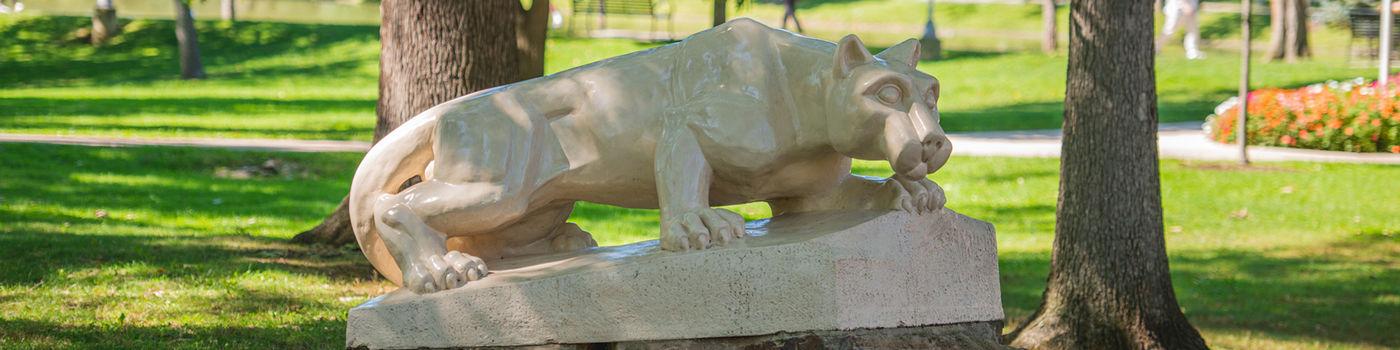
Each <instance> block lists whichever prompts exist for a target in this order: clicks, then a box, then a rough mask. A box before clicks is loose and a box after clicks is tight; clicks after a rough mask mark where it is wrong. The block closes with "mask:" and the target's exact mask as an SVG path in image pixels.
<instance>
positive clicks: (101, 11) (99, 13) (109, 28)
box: [90, 0, 121, 45]
mask: <svg viewBox="0 0 1400 350" xmlns="http://www.w3.org/2000/svg"><path fill="white" fill-rule="evenodd" d="M119 31H121V27H119V26H117V7H116V6H112V0H97V5H96V6H94V7H93V9H92V35H91V37H90V39H92V44H93V45H102V44H105V43H107V40H110V39H111V38H112V37H113V36H116V35H117V33H118V32H119Z"/></svg>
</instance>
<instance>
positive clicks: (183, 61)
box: [171, 0, 204, 79]
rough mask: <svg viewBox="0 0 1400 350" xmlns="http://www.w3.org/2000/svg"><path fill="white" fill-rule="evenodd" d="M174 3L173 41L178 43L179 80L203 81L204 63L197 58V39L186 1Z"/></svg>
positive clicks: (175, 0) (192, 18)
mask: <svg viewBox="0 0 1400 350" xmlns="http://www.w3.org/2000/svg"><path fill="white" fill-rule="evenodd" d="M171 1H173V2H174V3H175V39H176V40H177V41H179V43H180V78H183V79H204V62H203V61H201V60H200V58H199V37H198V36H197V33H196V32H195V30H194V15H193V14H191V13H190V4H189V2H187V1H188V0H171Z"/></svg>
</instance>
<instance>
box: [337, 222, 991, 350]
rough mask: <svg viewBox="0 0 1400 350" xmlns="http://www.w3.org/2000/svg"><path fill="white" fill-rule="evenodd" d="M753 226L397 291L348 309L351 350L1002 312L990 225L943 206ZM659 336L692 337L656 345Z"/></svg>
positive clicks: (620, 338) (537, 261) (862, 324)
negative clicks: (680, 249)
mask: <svg viewBox="0 0 1400 350" xmlns="http://www.w3.org/2000/svg"><path fill="white" fill-rule="evenodd" d="M748 231H749V234H750V235H752V236H753V237H748V238H745V239H742V240H740V241H738V242H737V243H731V244H730V245H728V246H725V247H719V248H713V249H709V250H703V251H691V252H684V253H675V252H664V251H660V249H659V248H658V247H657V243H656V241H647V242H640V243H636V244H630V245H625V246H617V247H604V248H594V249H590V250H587V251H582V252H577V253H571V254H562V255H553V256H540V257H530V258H520V259H509V260H504V261H499V262H495V263H493V264H491V267H492V269H493V270H492V271H493V272H492V275H491V276H489V277H487V278H486V279H483V280H481V281H477V282H473V283H471V284H468V285H467V286H465V287H462V288H459V289H454V290H449V291H444V292H438V293H433V294H427V295H414V294H412V293H410V292H408V291H406V290H399V291H396V292H393V293H390V294H386V295H383V296H380V297H378V298H375V299H373V300H370V301H368V302H366V303H365V304H363V305H360V306H358V307H355V308H353V309H351V310H350V314H349V317H348V322H349V325H348V327H347V329H346V345H347V346H348V347H351V348H371V349H381V348H390V349H392V348H473V347H515V346H532V345H533V346H538V345H545V347H544V348H548V347H550V346H551V345H553V344H558V345H568V344H594V345H597V344H599V343H608V344H613V345H614V346H615V347H616V346H623V345H627V344H631V345H630V346H631V347H628V348H641V349H651V348H689V347H696V346H701V345H695V344H702V343H704V344H718V345H714V346H717V347H729V346H727V345H723V344H728V343H724V342H722V340H723V339H731V340H732V339H740V338H742V339H749V340H761V341H762V342H769V343H772V342H774V341H778V342H780V343H782V344H788V343H787V342H789V341H791V340H782V339H787V338H782V337H783V336H784V335H788V336H792V335H801V336H800V337H799V338H800V339H808V341H812V340H813V339H819V338H820V339H826V340H822V342H823V343H821V344H827V345H831V344H838V343H831V341H849V340H850V339H855V338H850V337H849V335H852V334H885V335H888V334H895V335H898V334H901V333H899V331H895V330H898V329H935V328H930V327H927V326H934V325H953V324H979V323H987V324H992V323H996V324H999V321H1000V320H1002V318H1003V317H1004V315H1003V313H1002V308H1001V286H1000V283H999V281H998V274H997V256H996V237H995V231H994V230H993V228H992V226H991V225H990V224H987V223H985V222H982V221H978V220H975V219H972V218H968V217H966V216H963V215H961V214H958V213H955V212H953V211H951V210H942V211H940V212H937V213H930V214H924V215H920V216H916V215H911V214H906V213H902V212H890V211H881V212H875V211H857V212H833V213H811V214H802V215H792V216H786V217H780V218H775V219H772V220H762V221H757V222H753V223H750V224H749V227H748ZM954 328H956V327H954ZM882 329H884V330H882ZM937 329H949V328H948V327H938V328H937ZM860 332H877V333H860ZM891 332H893V333H891ZM916 333H917V332H916ZM823 334H824V335H823ZM969 334H970V333H969ZM990 334H993V335H995V334H996V332H991V333H990ZM764 336H767V338H763V337H764ZM904 336H905V337H906V338H907V336H908V335H907V334H905V335H904ZM754 337H758V338H754ZM774 337H777V338H774ZM812 337H816V338H812ZM972 337H973V338H979V339H985V338H986V337H984V336H972ZM799 338H794V339H799ZM857 338H859V337H857ZM840 339H847V340H840ZM870 339H876V338H870ZM911 339H912V338H911ZM697 341H699V342H700V343H696V342H697ZM666 342H689V343H684V344H682V343H675V344H674V346H669V347H668V346H661V347H656V346H659V345H658V344H667V343H666ZM705 342H708V343H705ZM991 343H995V340H994V339H993V340H991ZM686 344H692V345H694V346H691V345H686ZM774 344H777V343H774ZM793 344H797V343H793ZM853 344H854V343H853ZM644 345H645V346H644ZM838 345H839V344H838ZM760 347H762V346H760ZM821 347H825V346H821ZM900 347H903V346H900ZM911 347H912V348H920V346H911Z"/></svg>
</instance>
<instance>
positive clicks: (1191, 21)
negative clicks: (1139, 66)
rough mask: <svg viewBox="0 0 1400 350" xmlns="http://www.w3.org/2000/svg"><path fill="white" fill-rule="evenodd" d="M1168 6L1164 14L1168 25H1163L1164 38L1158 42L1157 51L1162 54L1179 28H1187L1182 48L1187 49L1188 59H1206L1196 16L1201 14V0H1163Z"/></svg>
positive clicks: (1165, 7) (1164, 9) (1164, 8)
mask: <svg viewBox="0 0 1400 350" xmlns="http://www.w3.org/2000/svg"><path fill="white" fill-rule="evenodd" d="M1163 1H1166V6H1164V7H1163V8H1162V12H1163V14H1164V15H1166V23H1163V24H1162V38H1161V39H1160V40H1158V41H1157V50H1158V51H1159V52H1160V51H1161V50H1162V46H1165V45H1166V43H1167V40H1170V39H1171V36H1172V35H1173V34H1176V30H1177V28H1178V27H1185V28H1184V29H1185V30H1186V35H1185V39H1183V40H1182V43H1181V44H1182V46H1185V47H1186V58H1187V59H1192V60H1198V59H1202V58H1206V54H1205V52H1201V48H1200V46H1199V45H1200V41H1201V28H1200V23H1199V22H1198V21H1197V20H1196V14H1197V13H1200V11H1199V10H1200V5H1201V3H1200V1H1199V0H1163Z"/></svg>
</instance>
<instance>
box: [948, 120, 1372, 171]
mask: <svg viewBox="0 0 1400 350" xmlns="http://www.w3.org/2000/svg"><path fill="white" fill-rule="evenodd" d="M1200 127H1201V123H1200V122H1186V123H1169V124H1162V125H1161V127H1160V128H1159V129H1158V133H1157V148H1158V152H1160V154H1161V157H1162V158H1170V159H1189V160H1219V161H1233V160H1237V159H1239V149H1238V148H1236V147H1235V145H1227V144H1222V143H1217V142H1215V141H1211V140H1210V139H1209V138H1206V135H1205V133H1203V132H1201V129H1200ZM948 138H949V139H951V140H952V141H953V154H955V155H966V156H1002V157H1030V158H1035V157H1059V156H1060V130H1058V129H1055V130H1029V131H999V132H978V133H960V134H950V135H948ZM1249 159H1250V160H1252V161H1257V162H1281V161H1301V162H1344V163H1371V164H1400V154H1394V153H1352V152H1332V151H1316V150H1305V149H1295V148H1280V147H1262V146H1250V147H1249Z"/></svg>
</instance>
